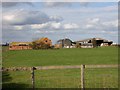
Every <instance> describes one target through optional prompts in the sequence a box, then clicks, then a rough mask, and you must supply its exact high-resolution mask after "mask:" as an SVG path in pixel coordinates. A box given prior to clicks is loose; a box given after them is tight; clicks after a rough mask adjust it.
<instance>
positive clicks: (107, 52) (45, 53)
mask: <svg viewBox="0 0 120 90" xmlns="http://www.w3.org/2000/svg"><path fill="white" fill-rule="evenodd" d="M117 63H118V48H116V47H102V48H92V49H83V48H80V49H58V50H20V51H7V50H4V52H3V66H4V67H12V66H49V65H80V64H117Z"/></svg>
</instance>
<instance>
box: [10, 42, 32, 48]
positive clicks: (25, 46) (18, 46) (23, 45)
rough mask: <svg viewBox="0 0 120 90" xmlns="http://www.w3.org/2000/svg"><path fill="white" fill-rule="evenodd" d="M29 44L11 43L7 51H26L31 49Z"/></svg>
mask: <svg viewBox="0 0 120 90" xmlns="http://www.w3.org/2000/svg"><path fill="white" fill-rule="evenodd" d="M30 44H31V42H12V43H10V44H9V50H27V49H32V47H31V46H30Z"/></svg>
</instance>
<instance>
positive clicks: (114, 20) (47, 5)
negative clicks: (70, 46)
mask: <svg viewBox="0 0 120 90" xmlns="http://www.w3.org/2000/svg"><path fill="white" fill-rule="evenodd" d="M2 15H3V17H2V39H3V42H12V41H32V40H35V39H37V38H41V37H48V38H50V39H51V40H52V41H53V43H56V41H57V40H59V39H62V38H69V39H71V40H72V41H78V40H82V39H87V38H93V37H100V38H104V39H108V40H112V41H114V42H115V43H118V3H117V2H3V3H2Z"/></svg>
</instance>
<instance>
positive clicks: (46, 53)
mask: <svg viewBox="0 0 120 90" xmlns="http://www.w3.org/2000/svg"><path fill="white" fill-rule="evenodd" d="M81 64H118V48H117V47H99V48H92V49H87V48H86V49H83V48H79V49H58V50H20V51H9V50H8V49H7V47H3V66H4V67H17V66H21V67H27V66H30V67H32V66H51V65H81ZM5 73H6V72H5ZM3 77H5V79H4V80H3V86H4V87H9V88H10V87H16V88H18V86H19V87H27V88H29V87H32V86H31V72H29V71H16V72H12V71H11V72H7V74H3ZM85 83H86V85H85V87H86V88H117V87H118V86H117V85H118V69H114V68H113V69H85ZM35 87H36V88H66V87H67V88H80V69H65V70H41V71H39V70H36V71H35Z"/></svg>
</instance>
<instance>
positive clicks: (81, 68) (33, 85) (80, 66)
mask: <svg viewBox="0 0 120 90" xmlns="http://www.w3.org/2000/svg"><path fill="white" fill-rule="evenodd" d="M118 66H119V65H75V66H70V65H67V66H37V67H8V68H6V67H2V71H31V84H32V88H33V90H34V89H35V70H51V69H80V71H81V89H82V90H85V75H84V73H85V69H86V68H92V69H94V68H95V69H96V68H118Z"/></svg>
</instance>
